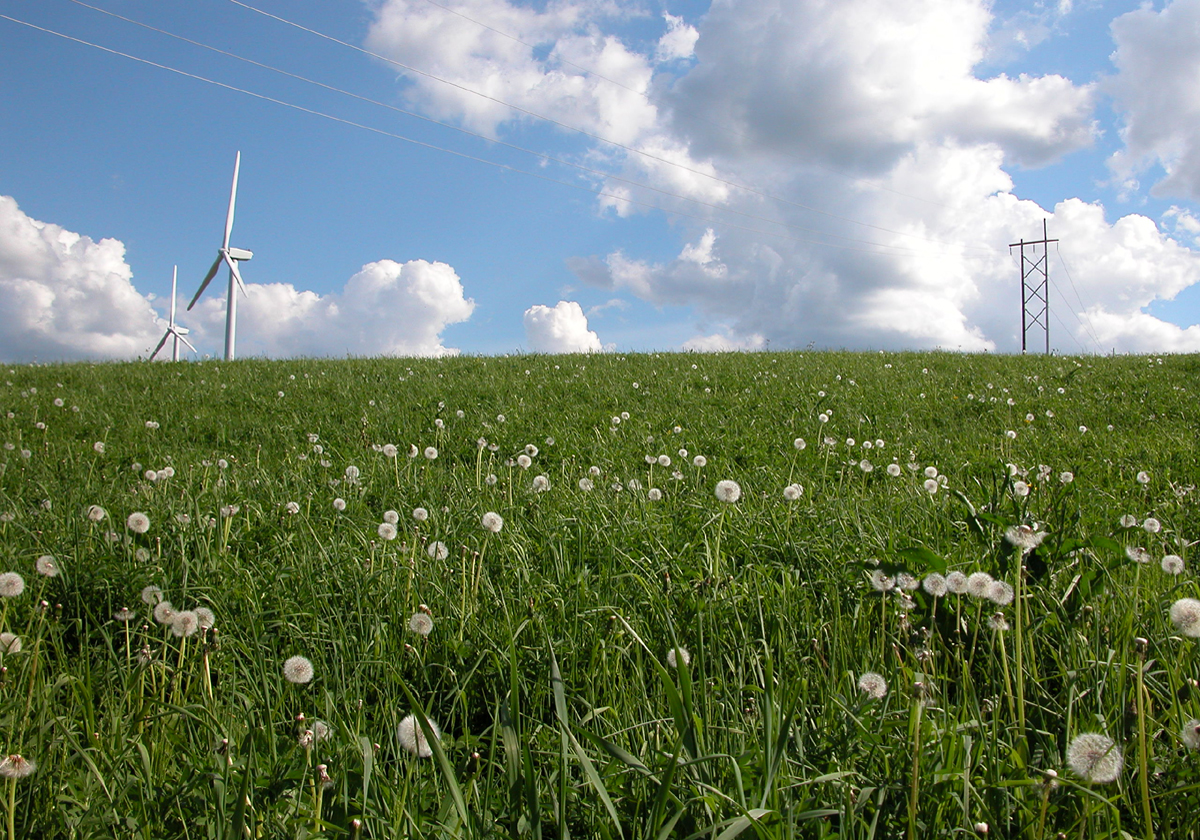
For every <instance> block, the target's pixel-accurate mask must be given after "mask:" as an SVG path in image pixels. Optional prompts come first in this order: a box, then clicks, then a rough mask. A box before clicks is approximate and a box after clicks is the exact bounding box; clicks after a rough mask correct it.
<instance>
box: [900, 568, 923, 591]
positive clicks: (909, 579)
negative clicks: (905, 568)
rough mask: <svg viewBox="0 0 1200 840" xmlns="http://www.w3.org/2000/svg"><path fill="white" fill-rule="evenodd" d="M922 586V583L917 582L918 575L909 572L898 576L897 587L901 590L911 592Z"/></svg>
mask: <svg viewBox="0 0 1200 840" xmlns="http://www.w3.org/2000/svg"><path fill="white" fill-rule="evenodd" d="M920 585H921V581H919V580H917V577H916V575H912V574H909V573H908V572H900V573H898V574H897V575H896V586H898V587H900V588H901V589H903V590H905V591H908V592H911V591H912V590H914V589H916V588H917V587H919V586H920Z"/></svg>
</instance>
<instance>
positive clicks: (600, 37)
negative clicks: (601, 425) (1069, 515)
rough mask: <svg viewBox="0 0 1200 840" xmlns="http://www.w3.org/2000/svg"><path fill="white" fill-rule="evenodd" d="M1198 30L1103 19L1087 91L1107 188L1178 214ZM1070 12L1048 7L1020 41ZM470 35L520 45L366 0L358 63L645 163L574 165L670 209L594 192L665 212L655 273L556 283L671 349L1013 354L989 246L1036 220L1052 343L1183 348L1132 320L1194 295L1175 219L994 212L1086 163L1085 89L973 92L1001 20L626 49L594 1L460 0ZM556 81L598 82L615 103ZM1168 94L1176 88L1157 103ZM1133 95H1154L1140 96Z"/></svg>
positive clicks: (734, 1) (779, 10)
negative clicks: (1094, 78)
mask: <svg viewBox="0 0 1200 840" xmlns="http://www.w3.org/2000/svg"><path fill="white" fill-rule="evenodd" d="M1048 8H1049V7H1047V9H1048ZM1197 9H1200V0H1173V2H1172V3H1171V5H1170V6H1168V7H1167V9H1165V10H1163V11H1162V12H1155V11H1154V10H1152V9H1151V8H1149V7H1147V8H1145V9H1142V10H1140V11H1138V12H1133V13H1130V14H1129V15H1125V16H1123V17H1122V18H1121V19H1119V21H1118V25H1115V26H1114V33H1115V35H1116V37H1117V39H1118V58H1117V63H1118V66H1119V67H1120V69H1121V74H1120V77H1119V78H1118V80H1117V81H1115V82H1113V83H1112V84H1113V87H1112V88H1111V89H1112V90H1114V91H1116V92H1117V93H1116V94H1115V95H1117V96H1118V105H1119V107H1121V108H1124V109H1125V110H1124V113H1125V114H1126V120H1127V126H1128V129H1127V131H1126V135H1125V136H1126V143H1127V148H1126V151H1125V152H1124V153H1123V157H1120V159H1119V160H1118V161H1117V162H1116V163H1114V169H1115V170H1121V166H1122V165H1123V166H1124V170H1123V171H1124V172H1125V174H1126V175H1127V176H1128V177H1129V178H1131V179H1132V178H1133V177H1135V176H1136V175H1137V173H1138V172H1139V171H1141V168H1143V167H1144V166H1145V165H1146V163H1147V162H1149V161H1157V162H1162V163H1164V166H1166V167H1167V170H1168V173H1169V175H1168V179H1167V180H1165V181H1164V182H1163V184H1162V185H1160V187H1162V188H1166V187H1167V186H1169V187H1170V188H1171V189H1174V190H1176V191H1182V192H1181V194H1185V193H1186V194H1189V195H1191V194H1194V188H1195V186H1196V185H1195V184H1194V183H1193V182H1192V181H1189V180H1188V179H1189V178H1191V177H1192V176H1191V175H1190V174H1188V173H1193V172H1200V157H1197V162H1196V165H1195V166H1194V167H1193V164H1192V157H1191V155H1192V154H1193V150H1194V149H1200V142H1194V138H1192V137H1191V135H1190V134H1189V133H1187V132H1186V130H1185V129H1184V128H1183V126H1185V125H1186V126H1194V125H1195V123H1196V121H1197V116H1196V114H1197V113H1200V111H1197V110H1192V109H1193V106H1195V107H1196V108H1200V105H1197V104H1196V103H1200V94H1196V92H1195V91H1192V90H1191V89H1190V88H1188V87H1187V85H1186V83H1185V82H1184V81H1183V79H1185V78H1191V76H1194V75H1195V73H1190V71H1189V73H1183V72H1179V70H1178V68H1180V67H1184V68H1191V67H1192V66H1193V64H1195V63H1197V62H1200V58H1198V56H1200V49H1198V48H1196V47H1194V46H1191V45H1190V44H1191V42H1190V41H1188V40H1187V39H1189V38H1191V39H1195V38H1196V37H1197V36H1195V35H1194V33H1195V32H1196V31H1198V30H1197V27H1195V26H1191V25H1190V21H1191V17H1190V16H1189V15H1191V14H1192V13H1193V11H1195V10H1197ZM1070 11H1071V3H1070V2H1068V1H1067V0H1063V2H1059V3H1058V4H1057V5H1056V6H1055V8H1054V9H1053V10H1052V11H1047V12H1046V14H1045V15H1043V16H1042V18H1043V19H1042V20H1041V24H1044V26H1045V27H1052V26H1054V25H1056V24H1057V22H1058V21H1059V20H1061V19H1063V18H1064V17H1065V16H1066V15H1068V14H1069V13H1070ZM1185 11H1186V12H1187V15H1185V14H1184V12H1185ZM475 12H476V14H477V16H478V17H479V18H480V19H481V20H485V21H487V22H488V23H489V24H491V25H493V26H497V22H499V25H498V26H497V28H501V29H504V30H505V31H508V32H511V33H513V34H516V35H518V36H519V37H521V39H522V40H523V41H525V42H526V44H519V43H516V42H514V41H512V40H511V39H505V38H502V37H501V36H498V35H497V34H496V33H495V32H489V31H488V30H486V29H481V28H480V27H479V26H478V25H472V26H473V28H471V27H464V26H463V24H464V21H463V19H462V18H459V17H456V16H454V15H452V14H449V13H447V12H445V11H444V10H441V11H439V10H437V8H436V7H433V8H432V9H431V7H430V4H428V3H426V2H424V0H384V2H382V3H381V4H380V5H379V6H378V8H377V16H376V20H375V23H374V25H373V27H372V30H371V36H370V40H371V43H372V45H373V46H374V47H375V48H376V49H380V50H381V51H389V50H390V51H392V52H389V54H393V55H397V56H399V55H401V54H404V55H415V56H418V57H420V58H421V60H422V61H424V62H428V64H422V65H421V66H423V67H426V66H427V67H430V68H437V70H438V72H439V73H442V72H444V73H445V74H447V75H449V76H450V77H451V78H453V79H454V80H456V81H458V82H460V83H461V84H464V85H467V86H470V87H472V88H474V89H478V90H486V91H488V92H489V93H490V94H492V95H494V96H497V97H499V98H502V99H506V100H508V101H512V102H514V103H516V104H518V105H520V106H521V107H525V108H528V109H529V110H533V111H537V112H539V113H544V114H548V115H550V116H552V117H554V118H555V119H561V120H562V121H564V122H568V123H571V124H573V125H579V126H581V127H583V128H585V129H587V130H589V131H593V132H595V133H597V134H601V135H603V136H608V137H613V138H616V139H620V140H621V142H622V143H625V144H626V145H628V146H630V147H632V148H634V149H636V150H637V151H639V152H643V153H644V154H636V153H632V152H628V151H625V150H616V149H613V148H612V147H611V146H605V145H603V144H599V143H595V144H593V145H592V146H591V148H590V155H591V160H592V161H593V162H596V161H599V162H601V163H606V164H608V165H610V166H612V167H614V168H616V169H617V170H619V173H620V174H621V175H622V176H623V177H625V178H629V179H632V180H634V181H640V182H642V183H645V184H649V185H650V186H652V187H655V188H657V189H658V190H665V191H667V192H668V193H673V194H675V195H665V194H663V193H662V192H651V191H647V190H645V189H643V188H641V187H639V186H637V185H636V184H630V183H626V182H622V181H617V180H612V181H610V182H609V183H607V184H605V185H604V186H605V192H607V193H610V194H612V195H615V196H618V198H605V199H601V200H600V201H599V202H598V206H599V207H600V208H601V209H605V208H608V209H612V210H613V211H615V212H616V213H618V214H620V215H624V216H629V215H633V214H636V213H644V212H647V210H646V208H645V206H639V205H634V204H631V203H629V202H628V201H623V200H621V199H622V198H625V199H631V200H637V201H643V202H647V203H649V204H652V205H657V206H659V207H660V208H662V209H663V210H665V211H667V212H672V211H674V212H678V213H680V214H686V215H682V216H680V217H677V225H676V228H675V229H676V230H677V231H678V234H679V236H680V239H681V241H680V245H679V250H678V252H677V256H675V257H674V258H673V259H668V260H662V259H661V258H655V259H649V258H646V257H644V256H643V255H642V254H639V253H637V251H636V247H637V246H626V247H625V248H622V249H619V250H613V251H611V252H609V253H605V254H594V255H591V256H587V255H580V256H578V257H576V258H574V259H572V260H569V261H568V267H569V268H570V270H571V271H572V272H573V273H574V274H575V275H576V277H577V278H578V279H579V280H581V281H582V282H583V283H585V284H587V285H590V286H593V287H596V288H600V289H605V290H610V291H614V292H620V293H622V295H623V296H624V297H626V298H636V299H639V300H641V301H643V302H645V303H647V304H650V305H653V306H657V307H664V306H678V307H686V308H688V309H689V311H690V312H692V313H694V315H695V316H696V318H697V323H698V324H700V325H701V326H698V327H697V333H698V334H697V335H696V336H695V338H693V339H691V340H690V341H689V343H688V346H689V347H692V348H696V349H699V348H705V349H709V348H714V349H715V348H723V347H735V348H737V347H755V346H767V343H768V342H769V343H770V346H785V347H787V346H806V345H808V344H810V343H815V344H817V345H818V346H832V347H847V348H867V347H880V348H913V347H916V348H925V347H942V348H946V349H962V350H999V351H1013V350H1016V349H1019V347H1020V345H1021V336H1020V293H1019V278H1020V274H1019V270H1018V268H1017V266H1016V265H1015V264H1014V262H1013V259H1012V258H1011V257H1010V254H1009V250H1008V247H1007V245H1008V243H1010V242H1013V241H1016V240H1017V239H1019V238H1022V237H1024V238H1027V239H1029V238H1034V237H1036V236H1038V235H1040V232H1041V225H1042V221H1043V219H1047V218H1048V219H1049V225H1050V232H1051V236H1052V237H1054V238H1058V239H1060V240H1061V244H1060V246H1059V247H1061V248H1062V249H1063V251H1062V260H1061V261H1060V259H1059V254H1058V252H1057V251H1056V252H1055V253H1053V254H1051V282H1052V291H1051V336H1052V340H1051V343H1052V345H1053V346H1055V347H1058V348H1059V349H1061V350H1064V351H1077V350H1079V349H1086V350H1092V351H1105V352H1107V351H1108V350H1109V349H1111V348H1113V347H1116V349H1118V350H1123V349H1131V350H1132V349H1138V348H1142V347H1144V346H1146V342H1150V343H1153V342H1156V341H1157V342H1161V343H1162V345H1163V346H1169V347H1172V348H1182V347H1190V346H1193V345H1192V342H1194V341H1195V340H1196V338H1195V335H1194V331H1189V330H1181V329H1179V328H1178V327H1175V326H1173V325H1171V324H1168V323H1166V322H1164V321H1161V320H1159V319H1156V318H1153V316H1150V315H1148V314H1147V313H1146V309H1147V307H1148V306H1149V305H1150V304H1151V303H1153V302H1155V301H1163V300H1169V299H1171V298H1173V297H1174V296H1175V295H1177V294H1178V293H1179V292H1180V291H1181V290H1183V289H1184V288H1187V287H1189V286H1191V285H1193V284H1195V283H1197V282H1200V266H1198V265H1197V258H1196V254H1195V253H1194V252H1193V251H1192V250H1190V249H1189V248H1188V247H1186V243H1190V242H1192V241H1193V240H1194V235H1193V233H1192V229H1193V227H1194V226H1195V220H1194V218H1193V216H1192V215H1191V214H1190V213H1189V212H1187V210H1186V208H1184V209H1181V210H1180V211H1179V212H1177V213H1174V214H1173V215H1168V216H1166V217H1164V219H1163V225H1164V227H1163V228H1162V229H1160V228H1159V227H1158V226H1156V225H1155V224H1154V222H1153V221H1152V220H1150V219H1147V218H1145V217H1142V216H1126V217H1124V218H1118V219H1116V220H1115V221H1111V220H1109V219H1108V218H1106V215H1105V212H1104V208H1103V207H1101V206H1099V205H1093V204H1087V203H1085V202H1082V201H1079V200H1077V199H1066V200H1063V201H1060V202H1058V203H1057V206H1055V207H1053V208H1043V207H1040V206H1038V205H1037V204H1035V203H1034V202H1031V201H1028V200H1023V199H1021V198H1020V197H1019V196H1018V195H1015V194H1014V193H1013V182H1012V179H1011V178H1010V176H1009V174H1008V171H1009V169H1010V168H1011V167H1012V166H1022V167H1037V166H1044V165H1049V164H1051V163H1055V162H1057V161H1059V160H1061V159H1062V158H1063V157H1065V156H1067V155H1069V154H1071V153H1072V152H1074V151H1077V150H1080V149H1084V148H1086V147H1088V146H1090V145H1091V144H1092V143H1093V142H1094V140H1095V138H1096V137H1097V135H1098V129H1097V126H1096V122H1095V118H1094V108H1095V104H1096V99H1097V95H1098V91H1099V88H1098V87H1097V86H1096V85H1095V84H1092V83H1077V82H1076V81H1073V80H1071V79H1069V78H1066V77H1064V76H1061V75H1055V74H1047V75H1033V74H1016V75H1005V74H999V75H994V74H993V75H989V74H988V73H986V72H984V70H983V69H982V68H984V67H985V66H986V65H985V62H986V61H987V60H988V58H989V54H990V55H991V56H993V57H994V56H995V55H996V50H997V49H1006V48H1005V47H1003V45H1001V46H1000V47H998V46H997V39H998V38H1001V37H1004V38H1007V37H1009V36H1008V35H1003V34H1000V35H998V34H997V33H998V32H999V30H1002V29H1004V27H1006V26H1008V27H1009V28H1012V27H1011V26H1009V24H1012V23H1013V21H1011V20H1010V21H1007V22H1004V21H1001V22H1000V25H999V27H998V26H997V21H996V18H995V16H994V13H993V11H992V4H991V3H990V2H987V0H928V2H922V3H916V4H914V3H907V4H906V3H895V2H893V0H837V1H836V2H835V0H807V1H806V2H803V3H797V2H791V0H713V3H712V4H711V6H710V8H709V10H708V12H707V13H706V14H705V15H704V17H703V18H700V19H698V20H696V21H693V23H694V24H695V25H694V26H692V24H691V23H688V22H687V21H682V20H677V19H674V18H672V17H670V16H667V17H666V18H664V21H665V22H666V29H665V31H664V32H662V34H661V36H660V37H659V38H658V39H657V40H654V41H651V42H647V43H642V44H641V45H640V46H638V45H632V46H631V43H632V42H630V43H625V42H622V41H621V40H620V39H619V38H618V37H617V36H616V35H613V34H605V33H606V31H612V30H613V29H614V28H613V27H612V26H610V25H609V24H611V22H612V20H611V17H609V16H610V15H611V9H610V8H609V7H607V6H605V5H604V4H603V3H601V2H600V0H596V2H590V0H579V2H574V3H572V2H569V1H568V0H562V2H552V3H550V4H547V5H545V6H542V7H540V10H539V9H535V8H532V7H526V6H521V5H518V4H517V3H516V2H515V0H514V1H513V2H510V0H481V3H480V5H479V8H478V9H475ZM1197 15H1198V16H1200V12H1197ZM1017 24H1020V22H1019V21H1018V22H1017ZM1185 24H1186V25H1185ZM1020 25H1023V24H1020ZM689 27H690V28H691V30H693V31H694V32H695V33H696V34H695V38H694V39H693V38H692V35H691V32H690V31H689ZM1169 27H1174V28H1175V29H1177V30H1179V32H1177V33H1176V34H1175V35H1174V40H1170V39H1168V38H1167V29H1168V28H1169ZM435 32H437V33H444V34H445V35H446V37H445V38H435V37H431V33H435ZM1046 32H1048V30H1046V31H1039V33H1037V34H1036V37H1034V36H1030V37H1031V38H1033V40H1036V39H1038V38H1043V37H1046ZM1010 40H1011V39H1010ZM1031 43H1032V41H1031ZM527 44H536V45H538V49H533V48H530V47H528V46H527ZM639 50H640V52H639ZM1156 50H1157V52H1158V55H1155V51H1156ZM989 51H991V53H989ZM681 58H683V59H686V61H680V60H678V59H681ZM567 61H570V62H574V64H576V65H580V66H587V67H593V68H595V69H598V70H599V69H601V68H602V67H604V68H609V69H608V70H604V71H603V72H604V75H607V76H609V78H612V79H617V80H618V81H620V82H621V85H624V87H620V86H615V85H612V84H611V83H610V82H607V81H605V80H603V79H601V78H599V77H598V76H596V75H589V74H587V73H584V72H583V71H582V70H580V69H579V67H578V66H572V65H571V64H567V63H566V62H567ZM605 62H608V63H605ZM1189 62H1192V63H1189ZM1172 67H1174V68H1175V69H1174V70H1171V69H1170V68H1172ZM610 71H611V72H610ZM1171 73H1174V76H1175V80H1176V81H1172V82H1171V83H1170V84H1160V83H1161V82H1162V80H1163V79H1164V78H1165V77H1166V76H1167V75H1169V74H1171ZM1176 82H1177V83H1176ZM408 84H409V87H408V89H407V93H408V95H409V96H410V97H411V98H413V99H414V100H416V101H419V102H423V103H424V104H425V105H426V107H428V108H430V109H432V110H434V111H436V112H437V113H438V114H439V115H441V116H445V117H452V118H454V119H458V120H460V121H462V122H465V123H468V124H471V125H475V126H477V127H481V128H484V129H486V130H488V131H492V132H499V131H502V130H507V129H513V130H515V129H517V128H518V127H519V126H520V125H521V124H522V123H523V122H524V121H526V120H527V119H528V118H527V117H521V116H520V115H519V114H517V113H515V112H513V111H508V110H505V109H503V108H499V107H497V106H496V105H495V103H490V104H489V103H486V102H483V103H482V104H481V102H480V101H475V100H473V99H468V98H465V97H464V95H463V94H462V93H461V91H459V92H455V91H454V90H453V89H448V88H442V87H440V86H438V85H436V84H435V83H432V82H429V81H428V80H422V79H421V78H419V77H410V80H409V83H408ZM1122 85H1124V87H1122ZM1155 85H1159V86H1160V87H1164V88H1166V90H1165V92H1162V93H1161V95H1160V94H1157V93H1155V94H1153V95H1151V94H1150V91H1152V90H1153V89H1154V86H1155ZM1138 97H1143V100H1142V101H1141V102H1139V100H1138ZM1143 102H1144V105H1143V104H1142V103H1143ZM1176 115H1178V116H1176ZM1139 131H1140V132H1141V133H1139ZM1192 133H1194V132H1192ZM1197 155H1200V152H1197ZM739 184H747V185H753V187H754V188H753V189H742V188H740V187H739V186H738V185H739ZM1180 185H1183V186H1180ZM1189 185H1190V186H1189ZM1185 187H1186V189H1185ZM1187 190H1192V192H1190V193H1187V192H1186V191H1187ZM687 199H696V200H699V201H701V202H704V204H703V205H697V204H696V203H693V202H691V201H688V200H687ZM814 208H817V209H814ZM698 217H699V218H698ZM1068 266H1069V272H1070V274H1069V275H1068ZM703 324H717V325H720V328H719V329H717V330H715V331H714V329H713V328H712V327H706V326H702V325H703Z"/></svg>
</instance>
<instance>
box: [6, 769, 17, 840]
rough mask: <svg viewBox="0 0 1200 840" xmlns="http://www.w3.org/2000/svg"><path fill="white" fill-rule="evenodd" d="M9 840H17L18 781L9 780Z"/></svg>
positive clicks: (14, 779) (14, 778) (13, 778)
mask: <svg viewBox="0 0 1200 840" xmlns="http://www.w3.org/2000/svg"><path fill="white" fill-rule="evenodd" d="M8 840H17V779H16V777H15V776H14V777H12V778H11V779H9V780H8Z"/></svg>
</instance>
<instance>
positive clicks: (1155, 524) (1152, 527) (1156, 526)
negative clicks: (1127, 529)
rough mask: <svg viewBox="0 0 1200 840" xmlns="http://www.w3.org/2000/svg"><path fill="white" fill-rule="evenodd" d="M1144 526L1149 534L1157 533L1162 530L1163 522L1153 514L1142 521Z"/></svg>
mask: <svg viewBox="0 0 1200 840" xmlns="http://www.w3.org/2000/svg"><path fill="white" fill-rule="evenodd" d="M1142 527H1143V528H1144V529H1145V530H1146V533H1147V534H1157V533H1158V532H1159V531H1161V530H1162V523H1161V522H1159V521H1158V520H1157V519H1155V518H1154V517H1153V516H1148V517H1146V519H1145V520H1144V521H1143V522H1142Z"/></svg>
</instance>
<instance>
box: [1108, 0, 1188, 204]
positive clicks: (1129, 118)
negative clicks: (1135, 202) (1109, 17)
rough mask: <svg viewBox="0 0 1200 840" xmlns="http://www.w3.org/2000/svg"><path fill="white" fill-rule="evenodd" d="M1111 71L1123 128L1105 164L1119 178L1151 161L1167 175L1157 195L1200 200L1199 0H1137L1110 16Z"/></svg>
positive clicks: (1155, 191)
mask: <svg viewBox="0 0 1200 840" xmlns="http://www.w3.org/2000/svg"><path fill="white" fill-rule="evenodd" d="M1112 33H1113V38H1114V39H1115V40H1116V42H1117V49H1116V51H1115V52H1114V53H1113V61H1114V63H1115V64H1116V65H1117V70H1118V72H1117V74H1116V76H1114V77H1113V78H1112V79H1110V80H1109V89H1110V90H1111V92H1112V94H1113V96H1114V99H1115V105H1116V108H1117V110H1118V111H1119V112H1120V113H1121V114H1122V116H1123V118H1124V122H1125V127H1124V129H1123V130H1122V132H1121V138H1122V139H1123V140H1124V141H1125V148H1124V149H1122V150H1121V151H1119V152H1118V153H1116V154H1115V155H1114V156H1113V157H1112V158H1111V160H1110V165H1111V167H1112V169H1113V172H1114V173H1115V174H1116V175H1117V177H1118V179H1122V180H1126V181H1130V182H1131V183H1132V184H1134V185H1135V188H1136V181H1132V179H1131V176H1132V175H1135V174H1137V173H1139V172H1142V171H1144V170H1145V169H1147V168H1148V167H1150V166H1151V165H1153V164H1158V165H1160V166H1161V167H1162V168H1163V170H1164V171H1165V173H1166V175H1165V177H1163V178H1162V179H1161V180H1160V181H1159V182H1158V183H1157V184H1155V185H1154V187H1153V189H1152V192H1153V193H1154V194H1156V195H1172V196H1181V197H1184V198H1189V199H1192V200H1197V199H1200V134H1198V133H1197V131H1196V126H1197V125H1200V85H1198V84H1197V82H1196V80H1197V78H1200V0H1174V2H1171V3H1168V4H1167V5H1166V7H1165V8H1163V9H1162V10H1161V11H1156V10H1155V9H1154V8H1152V7H1151V6H1149V5H1143V6H1142V7H1141V8H1140V9H1137V10H1136V11H1132V12H1128V13H1127V14H1124V15H1121V16H1120V17H1119V18H1117V19H1116V20H1114V21H1113V23H1112Z"/></svg>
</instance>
